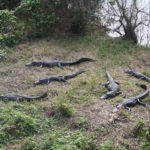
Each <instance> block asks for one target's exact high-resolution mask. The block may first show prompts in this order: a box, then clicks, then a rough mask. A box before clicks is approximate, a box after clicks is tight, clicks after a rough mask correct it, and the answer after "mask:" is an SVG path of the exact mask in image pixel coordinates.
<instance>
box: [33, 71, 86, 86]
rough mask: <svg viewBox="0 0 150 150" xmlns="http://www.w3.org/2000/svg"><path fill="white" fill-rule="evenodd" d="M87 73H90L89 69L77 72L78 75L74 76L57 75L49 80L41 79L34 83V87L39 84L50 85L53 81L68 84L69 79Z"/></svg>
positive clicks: (48, 78)
mask: <svg viewBox="0 0 150 150" xmlns="http://www.w3.org/2000/svg"><path fill="white" fill-rule="evenodd" d="M85 71H88V69H81V70H79V71H77V72H76V73H74V74H71V75H55V76H49V77H47V78H43V79H40V80H38V81H36V82H35V83H34V85H39V84H49V83H50V82H53V81H57V82H66V81H67V80H68V79H72V78H74V77H76V76H78V75H79V74H81V73H83V72H85Z"/></svg>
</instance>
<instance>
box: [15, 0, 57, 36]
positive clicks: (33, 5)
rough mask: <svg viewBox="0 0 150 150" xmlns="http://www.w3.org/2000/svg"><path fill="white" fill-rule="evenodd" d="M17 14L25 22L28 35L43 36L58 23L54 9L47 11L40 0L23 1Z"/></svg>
mask: <svg viewBox="0 0 150 150" xmlns="http://www.w3.org/2000/svg"><path fill="white" fill-rule="evenodd" d="M15 15H16V16H17V17H18V18H19V19H20V20H21V21H22V22H23V23H24V24H25V28H26V29H25V30H26V31H27V35H28V37H31V36H32V37H33V36H41V35H42V34H45V33H47V31H49V30H50V29H51V27H52V26H53V25H54V24H55V23H56V17H55V13H54V11H53V12H46V11H45V10H44V7H43V6H42V3H41V1H40V0H27V1H22V3H21V4H20V6H18V7H17V8H16V9H15Z"/></svg>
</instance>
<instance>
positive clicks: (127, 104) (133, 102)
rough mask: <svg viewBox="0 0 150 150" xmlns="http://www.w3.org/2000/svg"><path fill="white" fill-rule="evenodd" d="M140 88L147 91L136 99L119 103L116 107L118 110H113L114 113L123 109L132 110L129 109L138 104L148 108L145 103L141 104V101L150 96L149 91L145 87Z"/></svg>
mask: <svg viewBox="0 0 150 150" xmlns="http://www.w3.org/2000/svg"><path fill="white" fill-rule="evenodd" d="M140 87H141V88H142V89H144V90H145V92H144V93H143V94H140V95H138V96H135V97H128V98H125V99H124V100H123V102H122V103H119V104H117V105H116V108H115V109H114V110H113V113H115V112H117V111H119V110H120V109H121V108H124V109H128V110H130V108H129V107H132V106H135V105H137V104H140V105H142V106H144V107H146V106H147V105H146V104H144V103H143V102H141V101H140V100H142V99H144V98H145V97H146V96H147V95H148V93H149V89H148V88H147V86H145V85H140Z"/></svg>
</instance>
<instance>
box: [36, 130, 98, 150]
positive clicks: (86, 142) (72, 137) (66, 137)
mask: <svg viewBox="0 0 150 150" xmlns="http://www.w3.org/2000/svg"><path fill="white" fill-rule="evenodd" d="M41 145H42V146H41V147H40V148H39V150H98V147H97V145H96V141H95V138H94V137H91V138H88V137H86V136H83V135H82V134H81V133H80V132H75V133H72V132H63V133H62V132H56V133H54V134H50V135H49V136H48V137H46V140H45V141H43V142H42V144H41Z"/></svg>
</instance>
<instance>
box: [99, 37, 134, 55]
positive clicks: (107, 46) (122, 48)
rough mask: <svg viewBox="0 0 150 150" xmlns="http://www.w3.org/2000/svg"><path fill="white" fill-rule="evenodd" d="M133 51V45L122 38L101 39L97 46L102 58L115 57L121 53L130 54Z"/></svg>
mask: <svg viewBox="0 0 150 150" xmlns="http://www.w3.org/2000/svg"><path fill="white" fill-rule="evenodd" d="M133 49H134V43H133V42H132V41H129V40H125V39H122V38H107V39H106V40H105V39H102V40H101V42H100V44H99V55H100V56H102V57H104V56H108V55H109V54H110V55H113V56H114V55H116V54H118V53H123V52H132V50H133Z"/></svg>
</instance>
